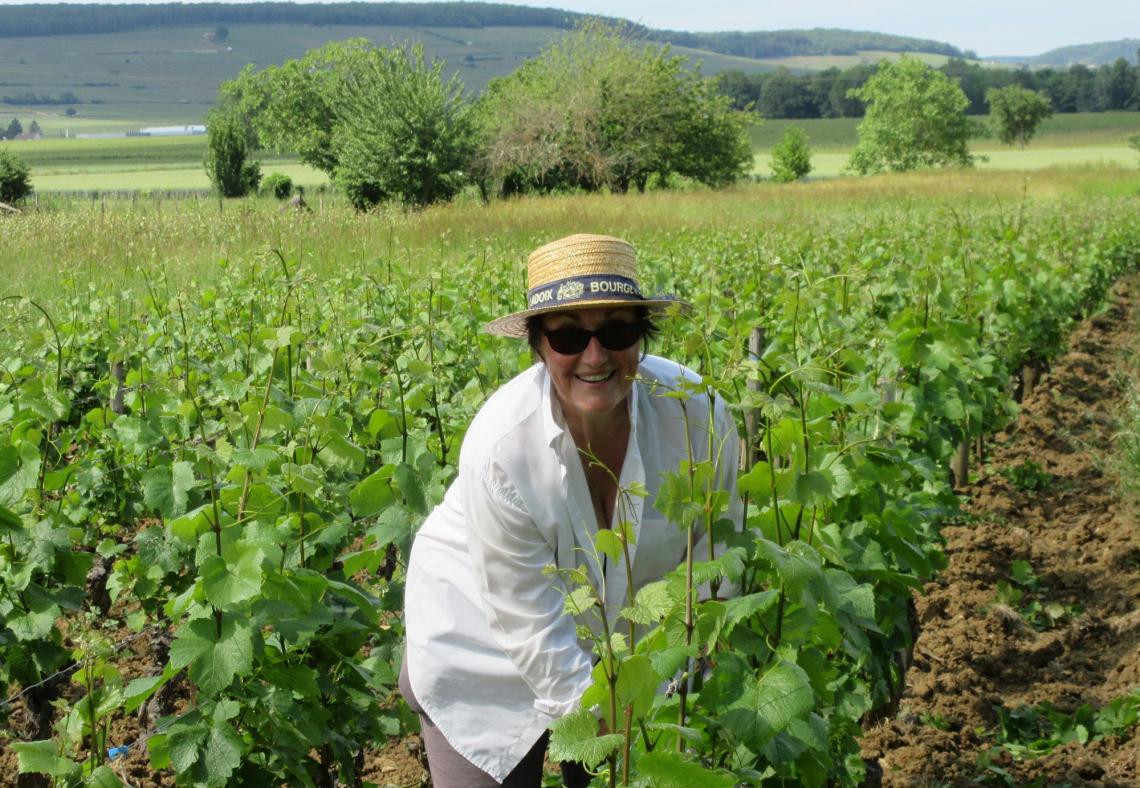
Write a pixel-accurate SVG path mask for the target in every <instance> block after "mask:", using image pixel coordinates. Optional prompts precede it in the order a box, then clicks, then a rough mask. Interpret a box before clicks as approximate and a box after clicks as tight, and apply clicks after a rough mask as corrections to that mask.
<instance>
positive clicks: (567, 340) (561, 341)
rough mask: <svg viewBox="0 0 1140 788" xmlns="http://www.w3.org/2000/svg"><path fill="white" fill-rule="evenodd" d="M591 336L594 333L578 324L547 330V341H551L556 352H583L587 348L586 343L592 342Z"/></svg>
mask: <svg viewBox="0 0 1140 788" xmlns="http://www.w3.org/2000/svg"><path fill="white" fill-rule="evenodd" d="M591 336H593V334H591V333H590V332H589V331H585V330H583V329H581V328H578V327H577V326H566V327H564V328H555V329H551V330H549V331H547V332H546V341H547V342H549V343H550V347H552V348H554V351H555V352H556V353H561V354H562V355H564V356H573V355H574V354H575V353H581V352H582V351H583V350H585V349H586V345H588V344H590V337H591Z"/></svg>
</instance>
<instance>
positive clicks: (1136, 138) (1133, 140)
mask: <svg viewBox="0 0 1140 788" xmlns="http://www.w3.org/2000/svg"><path fill="white" fill-rule="evenodd" d="M1128 147H1130V148H1134V149H1135V150H1136V152H1137V153H1140V131H1138V132H1136V133H1135V134H1133V135H1132V136H1131V137H1129V138H1128Z"/></svg>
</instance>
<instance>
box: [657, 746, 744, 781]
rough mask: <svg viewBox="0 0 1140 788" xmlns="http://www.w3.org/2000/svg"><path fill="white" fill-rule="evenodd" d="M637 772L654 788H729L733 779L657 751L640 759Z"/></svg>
mask: <svg viewBox="0 0 1140 788" xmlns="http://www.w3.org/2000/svg"><path fill="white" fill-rule="evenodd" d="M637 770H638V772H640V774H641V775H642V776H643V777H648V778H649V781H650V784H651V785H652V786H653V788H732V786H734V785H735V784H736V778H735V777H734V776H733V775H732V773H731V772H727V771H725V770H723V769H710V768H709V767H707V766H704V765H702V764H699V763H694V762H693V761H690V760H687V759H686V758H685V757H684V756H683V755H681V754H680V753H676V752H670V751H668V750H666V749H664V748H659V749H656V750H654V751H653V752H651V753H646V754H645V755H643V756H641V759H640V760H638V762H637Z"/></svg>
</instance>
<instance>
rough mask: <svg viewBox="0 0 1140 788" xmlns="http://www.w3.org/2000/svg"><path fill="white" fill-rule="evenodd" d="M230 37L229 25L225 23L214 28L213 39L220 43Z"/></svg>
mask: <svg viewBox="0 0 1140 788" xmlns="http://www.w3.org/2000/svg"><path fill="white" fill-rule="evenodd" d="M229 37H230V29H229V28H228V27H226V26H225V25H218V26H217V27H215V28H214V33H213V35H212V36H211V39H212V40H214V41H215V42H217V43H219V44H220V43H221V42H223V41H225V40H226V39H227V38H229Z"/></svg>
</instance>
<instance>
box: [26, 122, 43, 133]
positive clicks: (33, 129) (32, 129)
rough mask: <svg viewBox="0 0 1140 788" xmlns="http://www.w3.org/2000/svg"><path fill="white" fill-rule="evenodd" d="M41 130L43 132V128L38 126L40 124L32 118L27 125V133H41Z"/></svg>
mask: <svg viewBox="0 0 1140 788" xmlns="http://www.w3.org/2000/svg"><path fill="white" fill-rule="evenodd" d="M42 132H43V129H41V128H40V124H39V123H37V122H36V121H34V120H33V121H32V124H31V125H30V126H28V133H29V134H41V133H42Z"/></svg>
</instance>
